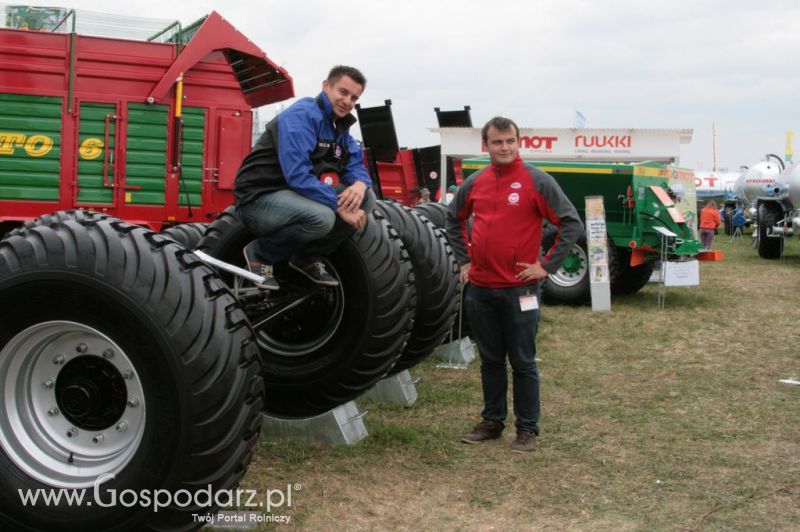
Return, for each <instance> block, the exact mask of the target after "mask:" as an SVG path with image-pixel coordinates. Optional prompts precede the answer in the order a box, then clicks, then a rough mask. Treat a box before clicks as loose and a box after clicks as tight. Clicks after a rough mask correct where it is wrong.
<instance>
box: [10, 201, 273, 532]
mask: <svg viewBox="0 0 800 532" xmlns="http://www.w3.org/2000/svg"><path fill="white" fill-rule="evenodd" d="M263 393H264V389H263V380H262V378H261V376H260V365H259V360H258V349H257V346H256V343H255V339H254V337H253V333H252V330H251V329H250V327H249V326H248V323H247V319H246V317H245V314H244V312H243V311H242V309H241V307H240V306H239V304H238V303H237V302H236V300H235V299H234V298H233V296H232V295H231V294H230V291H229V290H228V288H227V287H226V286H225V284H224V283H223V282H222V281H221V280H220V279H219V278H218V277H217V276H216V275H215V274H214V272H213V271H212V270H211V269H209V268H208V267H206V266H205V265H204V264H202V263H201V262H199V260H198V259H197V257H195V256H194V255H192V254H191V253H189V252H187V251H186V250H185V249H183V248H182V247H180V246H178V245H176V244H175V243H173V242H172V241H171V240H169V239H167V238H165V237H163V236H160V235H158V234H157V233H153V232H151V231H149V230H147V229H144V228H141V227H136V226H133V225H130V224H127V223H124V222H121V221H119V220H116V219H113V218H108V217H106V216H103V215H94V214H89V215H87V214H85V213H58V214H56V215H52V216H46V217H43V218H42V219H40V220H37V222H34V223H29V224H26V226H25V227H23V228H21V229H18V230H16V231H15V232H14V234H11V235H9V236H8V237H7V238H6V239H4V240H2V241H0V396H2V397H3V398H4V400H3V403H2V405H0V410H2V412H1V413H0V486H1V487H2V489H0V522H2V523H3V525H4V526H5V527H6V528H7V529H8V530H48V531H49V530H55V529H58V530H160V531H163V530H189V529H191V528H194V527H197V526H198V525H197V523H196V522H195V520H194V518H193V515H192V514H198V513H212V514H213V513H216V511H217V508H218V507H219V504H224V501H226V500H227V499H226V497H225V493H226V490H232V489H234V488H235V487H236V486H237V485H238V483H239V480H240V479H241V477H242V476H243V474H244V472H245V470H246V468H247V465H248V463H249V462H250V459H251V457H252V453H253V449H254V445H255V444H256V442H257V439H258V435H259V429H260V423H261V408H262V401H263ZM96 486H97V487H96ZM59 488H67V489H78V490H85V499H84V500H83V502H82V503H81V504H69V503H68V501H67V500H66V499H65V498H64V499H61V501H60V502H59V503H58V504H55V503H50V504H48V503H45V502H44V500H43V499H41V498H40V499H39V500H38V502H37V503H35V504H28V505H27V506H23V503H22V502H21V500H20V497H21V496H22V494H23V493H25V494H35V493H37V491H36V490H50V489H59ZM156 490H163V491H159V493H161V498H160V499H158V500H159V502H160V504H165V503H166V502H168V501H167V500H166V499H167V497H171V498H172V504H170V505H169V506H168V507H166V506H160V507H156V506H155V504H156V503H155V501H156V498H155V496H154V494H155V493H156ZM200 490H208V491H210V492H211V493H212V497H210V499H211V500H210V501H208V502H209V503H210V506H206V504H207V503H206V499H205V498H204V496H203V494H202V493H201V494H200V497H199V498H198V497H197V496H196V495H197V493H198V492H200ZM38 493H40V494H41V493H44V491H39V492H38ZM73 493H74V492H73ZM95 493H98V494H99V498H95ZM217 493H222V494H223V496H222V497H215V496H214V495H215V494H217ZM179 495H181V496H179ZM187 496H191V497H192V498H195V499H196V500H197V501H198V502H199V504H198V505H195V504H194V503H191V504H189V503H188V502H187ZM145 497H150V503H149V504H148V503H147V502H145ZM115 499H116V503H115V504H112V503H113V502H114V501H115ZM134 499H135V502H134Z"/></svg>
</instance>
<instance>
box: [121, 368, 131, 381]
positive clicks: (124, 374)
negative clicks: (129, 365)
mask: <svg viewBox="0 0 800 532" xmlns="http://www.w3.org/2000/svg"><path fill="white" fill-rule="evenodd" d="M122 378H123V379H131V378H133V372H132V371H131V370H129V369H126V370H125V371H123V372H122Z"/></svg>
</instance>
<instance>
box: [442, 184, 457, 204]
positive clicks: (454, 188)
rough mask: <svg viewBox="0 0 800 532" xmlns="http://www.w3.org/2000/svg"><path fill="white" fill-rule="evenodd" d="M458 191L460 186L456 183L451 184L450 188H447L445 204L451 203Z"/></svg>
mask: <svg viewBox="0 0 800 532" xmlns="http://www.w3.org/2000/svg"><path fill="white" fill-rule="evenodd" d="M456 192H458V187H457V186H455V185H450V188H448V189H447V194H445V195H444V204H445V205H450V202H451V201H453V198H455V197H456Z"/></svg>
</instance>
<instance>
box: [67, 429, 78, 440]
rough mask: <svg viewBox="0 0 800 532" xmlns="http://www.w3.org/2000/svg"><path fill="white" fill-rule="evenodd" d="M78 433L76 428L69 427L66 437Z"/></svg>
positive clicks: (71, 436) (72, 436)
mask: <svg viewBox="0 0 800 532" xmlns="http://www.w3.org/2000/svg"><path fill="white" fill-rule="evenodd" d="M77 435H78V429H69V430H68V431H67V438H74V437H75V436H77Z"/></svg>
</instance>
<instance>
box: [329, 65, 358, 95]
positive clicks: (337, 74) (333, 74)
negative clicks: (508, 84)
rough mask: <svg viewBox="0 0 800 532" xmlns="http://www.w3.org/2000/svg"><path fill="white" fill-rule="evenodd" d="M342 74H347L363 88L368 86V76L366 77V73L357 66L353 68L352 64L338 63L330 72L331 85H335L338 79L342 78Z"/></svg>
mask: <svg viewBox="0 0 800 532" xmlns="http://www.w3.org/2000/svg"><path fill="white" fill-rule="evenodd" d="M342 76H347V77H349V78H350V79H352V80H353V81H355V82H356V83H358V84H359V85H361V88H363V89H366V88H367V78H365V77H364V74H362V73H361V71H360V70H359V69H357V68H353V67H351V66H345V65H336V66H335V67H333V68H332V69H331V71H330V72H328V83H330V84H331V85H335V84H336V82H337V81H339V80H340V79H342Z"/></svg>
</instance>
